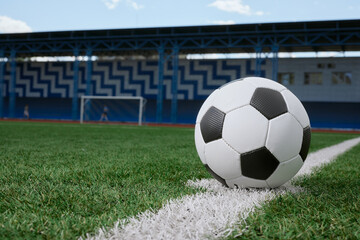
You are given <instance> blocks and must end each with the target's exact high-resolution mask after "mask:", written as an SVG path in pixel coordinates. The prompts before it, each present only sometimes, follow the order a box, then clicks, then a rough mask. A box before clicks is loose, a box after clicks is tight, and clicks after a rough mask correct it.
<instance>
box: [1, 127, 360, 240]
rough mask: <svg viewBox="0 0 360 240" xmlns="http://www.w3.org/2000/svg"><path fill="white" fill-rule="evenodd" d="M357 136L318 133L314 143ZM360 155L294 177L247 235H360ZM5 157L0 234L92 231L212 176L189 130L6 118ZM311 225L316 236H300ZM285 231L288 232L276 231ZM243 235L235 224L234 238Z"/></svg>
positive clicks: (53, 235) (65, 235) (55, 235)
mask: <svg viewBox="0 0 360 240" xmlns="http://www.w3.org/2000/svg"><path fill="white" fill-rule="evenodd" d="M357 136H358V135H355V134H340V133H314V134H313V136H312V143H311V147H310V151H316V150H319V149H322V148H324V147H327V146H330V145H333V144H336V143H339V142H342V141H344V140H346V139H350V138H354V137H357ZM359 153H360V149H359V147H356V148H354V149H353V150H351V151H350V152H348V153H346V154H345V155H343V156H341V157H340V158H339V159H338V161H336V162H335V163H333V164H330V165H329V166H327V167H326V168H325V169H323V170H322V171H320V172H319V173H316V174H315V175H311V176H309V177H305V178H303V179H301V180H299V181H297V183H296V184H299V185H300V186H302V187H304V188H306V189H309V190H308V191H306V192H302V193H300V194H299V195H291V194H287V195H285V196H282V197H281V198H277V199H275V200H273V201H271V202H270V204H269V205H267V207H265V208H263V209H261V211H260V210H259V211H256V212H255V213H254V214H253V215H251V216H250V217H249V220H248V223H249V224H250V226H254V227H250V230H249V231H248V232H247V233H246V234H247V235H242V237H244V238H256V237H270V238H284V237H285V238H295V237H311V236H316V235H317V234H318V236H319V237H321V235H322V234H325V233H327V234H328V229H332V228H334V226H335V225H336V229H337V231H336V234H337V235H335V237H336V236H340V238H342V237H346V236H347V234H349V233H350V232H351V231H352V232H354V234H357V235H353V236H354V237H356V236H357V237H359V235H360V233H359V231H358V230H357V232H356V231H355V230H356V229H355V228H354V227H356V225H355V224H357V225H358V224H359V222H358V220H357V219H358V216H357V217H356V213H358V212H359V206H358V202H359V200H360V199H359V196H358V194H356V193H355V191H356V189H359V187H360V182H359V179H358V177H356V176H359V174H360V170H359V169H360V163H359V161H358V159H357V155H358V154H359ZM344 163H345V164H344ZM0 165H1V168H0V238H1V239H17V238H19V239H35V238H45V239H74V238H78V237H80V236H85V234H87V233H90V234H94V233H95V232H97V231H98V229H99V228H100V227H103V226H105V227H112V226H113V224H114V223H115V222H116V221H117V220H118V219H126V218H128V217H131V216H136V215H137V214H138V213H141V212H144V211H146V210H148V209H153V210H154V211H156V210H157V209H159V208H161V206H162V205H163V204H165V203H166V202H167V201H168V200H169V199H176V198H180V197H182V196H185V195H189V194H194V193H196V192H199V191H203V190H199V189H194V188H190V187H188V186H186V182H187V181H188V180H195V179H202V178H211V176H210V174H208V172H207V171H206V169H205V168H204V166H203V165H202V163H201V161H200V160H199V159H198V156H197V153H196V150H195V146H194V130H193V129H192V128H172V127H147V126H142V127H138V126H120V125H100V124H98V125H96V124H87V125H79V124H61V123H35V122H6V121H2V122H0ZM339 173H341V174H339ZM330 193H333V194H335V196H334V195H331V194H330ZM304 194H305V195H304ZM316 201H320V203H322V205H320V204H319V203H317V202H316ZM310 203H312V204H313V205H314V206H312V205H311V204H310ZM327 203H329V204H327ZM309 204H310V205H309ZM309 206H310V207H309ZM316 207H320V208H319V209H316ZM279 208H281V209H279ZM280 210H282V211H280ZM332 213H334V214H335V215H331V214H332ZM274 216H275V217H276V218H273V217H274ZM299 216H301V218H299ZM292 217H293V218H292ZM284 219H285V220H284ZM282 221H285V222H282ZM334 224H335V225H334ZM274 225H276V226H274ZM255 226H256V227H255ZM259 226H260V227H259ZM276 227H278V228H280V230H274V229H276ZM284 228H285V229H284ZM269 229H272V230H269ZM319 229H320V230H322V231H320V230H319ZM287 230H289V231H287ZM305 230H306V231H309V232H310V233H311V232H312V233H313V235H311V234H310V235H299V234H300V233H301V232H302V231H305ZM281 231H283V232H286V234H287V235H281V234H280V233H279V234H280V235H276V234H275V233H277V232H281ZM238 235H239V234H238V233H236V230H235V231H234V235H233V236H232V237H233V238H235V237H238ZM325 236H330V237H331V236H332V235H325Z"/></svg>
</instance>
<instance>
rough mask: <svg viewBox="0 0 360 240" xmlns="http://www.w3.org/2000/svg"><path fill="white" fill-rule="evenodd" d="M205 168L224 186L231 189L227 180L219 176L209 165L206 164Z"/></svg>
mask: <svg viewBox="0 0 360 240" xmlns="http://www.w3.org/2000/svg"><path fill="white" fill-rule="evenodd" d="M205 168H206V170H208V172H209V173H210V174H211V175H212V176H213V177H214V178H215V179H216V180H218V181H219V182H221V183H222V184H223V185H224V186H226V187H229V186H228V185H227V184H226V182H225V179H223V178H222V177H220V176H219V175H217V174H216V173H215V172H214V171H213V170H212V169H211V168H210V167H209V165H207V164H205Z"/></svg>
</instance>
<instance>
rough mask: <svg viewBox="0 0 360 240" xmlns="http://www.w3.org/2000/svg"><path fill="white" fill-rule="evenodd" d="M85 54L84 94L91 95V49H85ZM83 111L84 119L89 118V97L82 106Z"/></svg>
mask: <svg viewBox="0 0 360 240" xmlns="http://www.w3.org/2000/svg"><path fill="white" fill-rule="evenodd" d="M86 56H87V61H86V91H85V95H86V96H90V95H92V90H91V77H92V61H91V57H92V50H91V49H87V50H86ZM84 108H85V109H84V110H85V111H84V112H85V120H89V111H90V99H87V100H86V101H85V106H84Z"/></svg>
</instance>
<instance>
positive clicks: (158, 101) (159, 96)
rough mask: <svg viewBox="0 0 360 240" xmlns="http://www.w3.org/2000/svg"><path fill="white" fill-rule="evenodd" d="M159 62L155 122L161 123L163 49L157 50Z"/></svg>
mask: <svg viewBox="0 0 360 240" xmlns="http://www.w3.org/2000/svg"><path fill="white" fill-rule="evenodd" d="M158 52H159V60H158V72H159V78H158V94H157V99H156V122H158V123H161V122H162V112H163V89H164V48H163V47H160V48H159V49H158Z"/></svg>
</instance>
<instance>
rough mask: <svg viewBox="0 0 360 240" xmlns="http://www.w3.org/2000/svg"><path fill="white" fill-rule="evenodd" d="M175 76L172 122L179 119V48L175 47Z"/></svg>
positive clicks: (173, 54)
mask: <svg viewBox="0 0 360 240" xmlns="http://www.w3.org/2000/svg"><path fill="white" fill-rule="evenodd" d="M172 65H173V76H172V82H171V94H172V99H171V122H172V123H176V121H177V98H178V96H177V92H178V69H179V48H178V47H177V46H175V47H174V49H173V52H172Z"/></svg>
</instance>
